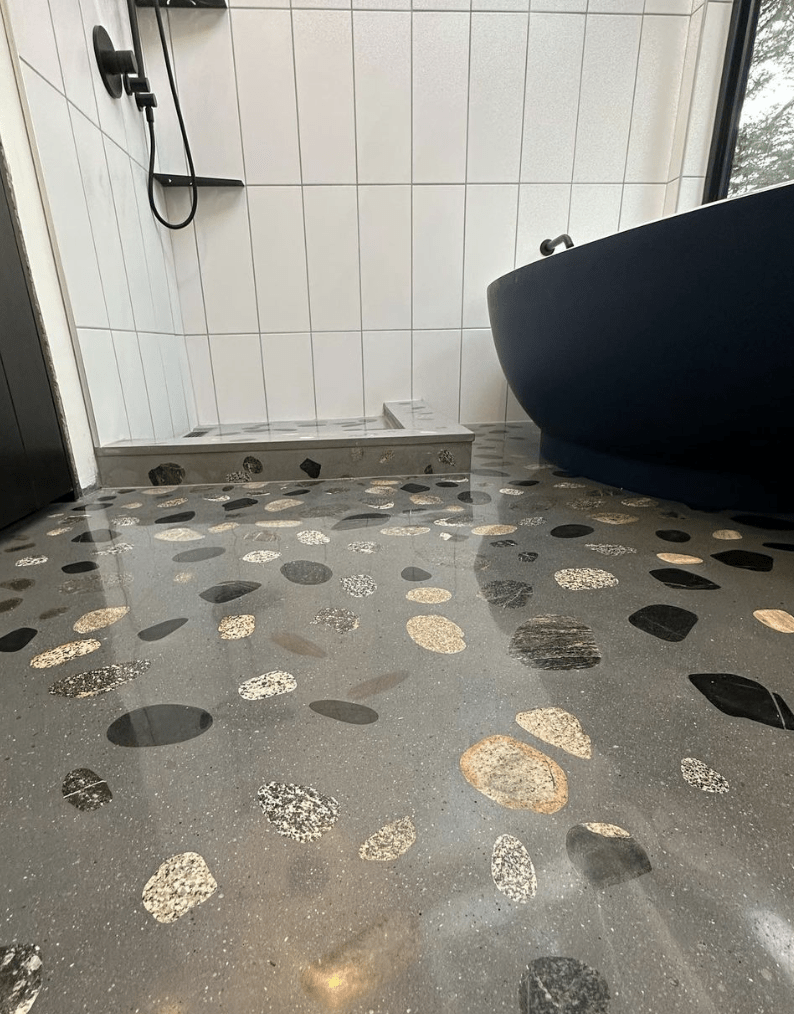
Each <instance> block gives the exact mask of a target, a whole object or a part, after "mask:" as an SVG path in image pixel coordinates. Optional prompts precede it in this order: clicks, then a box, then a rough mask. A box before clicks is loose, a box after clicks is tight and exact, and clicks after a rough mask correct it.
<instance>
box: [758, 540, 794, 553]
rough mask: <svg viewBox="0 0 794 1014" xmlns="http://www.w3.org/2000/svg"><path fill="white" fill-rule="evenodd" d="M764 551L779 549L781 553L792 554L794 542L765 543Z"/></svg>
mask: <svg viewBox="0 0 794 1014" xmlns="http://www.w3.org/2000/svg"><path fill="white" fill-rule="evenodd" d="M764 546H765V547H766V549H779V550H780V551H781V552H783V553H794V542H765V543H764Z"/></svg>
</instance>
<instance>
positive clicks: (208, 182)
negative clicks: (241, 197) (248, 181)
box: [154, 173, 245, 187]
mask: <svg viewBox="0 0 794 1014" xmlns="http://www.w3.org/2000/svg"><path fill="white" fill-rule="evenodd" d="M154 178H155V179H156V180H157V182H158V183H159V184H160V186H162V187H189V186H190V185H191V184H190V177H189V176H177V175H176V174H175V173H155V174H154ZM196 186H197V187H243V186H245V184H244V183H243V181H242V180H226V179H222V178H220V177H216V176H197V177H196Z"/></svg>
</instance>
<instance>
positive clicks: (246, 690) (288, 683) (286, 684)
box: [237, 670, 298, 701]
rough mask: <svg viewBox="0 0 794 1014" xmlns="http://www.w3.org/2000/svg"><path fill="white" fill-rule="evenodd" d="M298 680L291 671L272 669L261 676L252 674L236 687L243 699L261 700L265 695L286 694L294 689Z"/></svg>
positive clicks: (276, 695)
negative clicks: (251, 676)
mask: <svg viewBox="0 0 794 1014" xmlns="http://www.w3.org/2000/svg"><path fill="white" fill-rule="evenodd" d="M297 686H298V681H297V680H296V679H295V677H294V676H293V675H292V673H288V672H281V671H280V670H274V671H273V672H266V673H264V674H263V675H262V676H254V677H253V678H252V679H250V680H246V681H245V683H241V684H240V686H239V687H238V688H237V693H238V694H239V695H240V696H241V697H242V698H243V700H245V701H261V700H264V698H266V697H278V695H279V694H288V693H290V691H292V690H295V689H296V688H297Z"/></svg>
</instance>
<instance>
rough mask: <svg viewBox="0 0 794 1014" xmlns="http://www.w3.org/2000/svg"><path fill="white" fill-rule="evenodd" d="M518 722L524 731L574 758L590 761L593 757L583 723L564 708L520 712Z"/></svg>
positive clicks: (591, 747)
mask: <svg viewBox="0 0 794 1014" xmlns="http://www.w3.org/2000/svg"><path fill="white" fill-rule="evenodd" d="M516 721H517V722H518V724H519V725H520V726H521V728H522V729H526V731H527V732H529V733H531V734H532V735H533V736H537V738H538V739H542V740H543V742H544V743H550V744H551V745H552V746H558V747H559V748H560V749H561V750H565V752H566V753H570V754H573V756H574V757H582V758H584V759H585V760H589V759H590V758H591V757H592V756H593V745H592V743H591V742H590V737H589V736H588V735H587V733H586V732H585V731H584V729H583V728H582V723H581V722H580V721H579V719H578V718H577V717H576V715H572V714H571V713H570V712H569V711H565V710H563V708H533V709H532V711H520V712H519V713H518V714H517V715H516Z"/></svg>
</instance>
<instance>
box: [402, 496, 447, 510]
mask: <svg viewBox="0 0 794 1014" xmlns="http://www.w3.org/2000/svg"><path fill="white" fill-rule="evenodd" d="M410 500H411V503H415V504H419V505H422V506H428V507H429V506H430V505H431V504H436V503H443V502H444V501H443V499H442V498H441V497H440V496H433V494H431V493H412V494H411V497H410Z"/></svg>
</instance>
